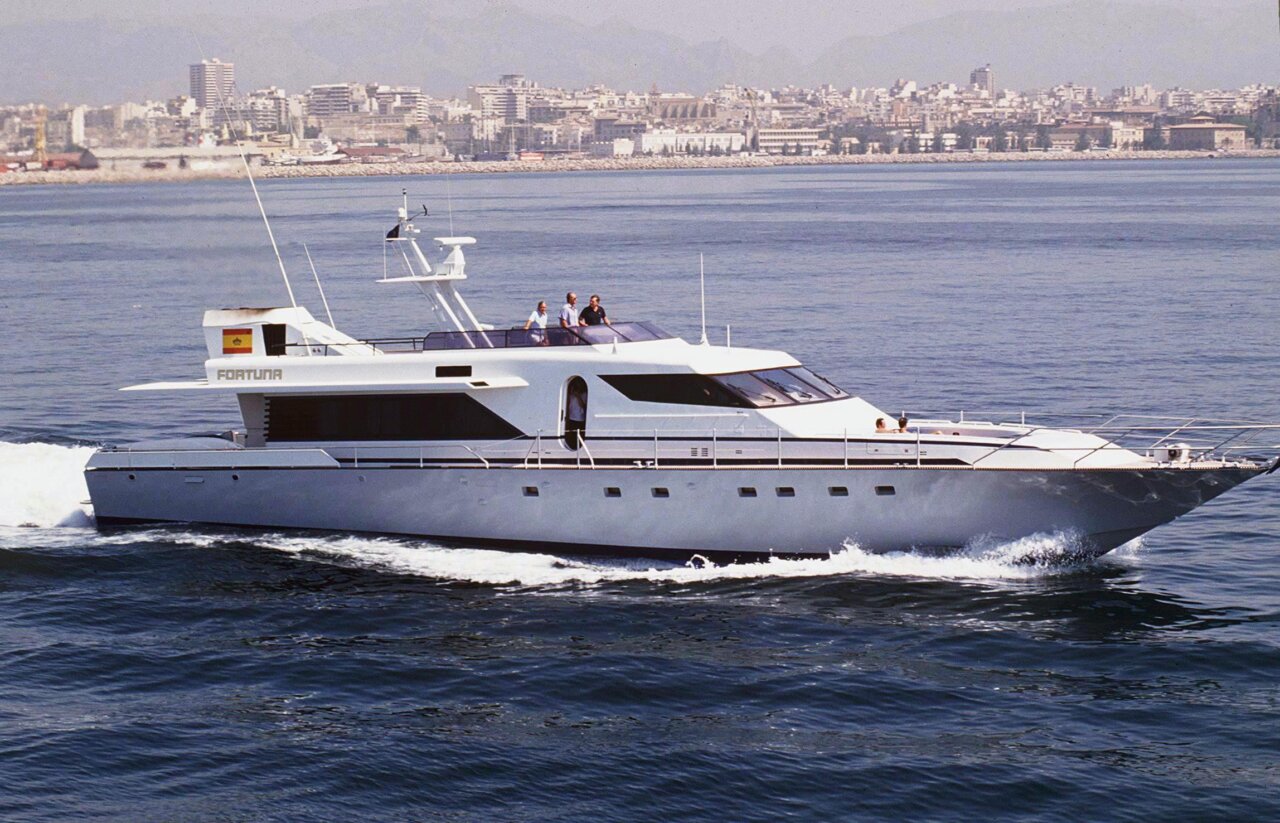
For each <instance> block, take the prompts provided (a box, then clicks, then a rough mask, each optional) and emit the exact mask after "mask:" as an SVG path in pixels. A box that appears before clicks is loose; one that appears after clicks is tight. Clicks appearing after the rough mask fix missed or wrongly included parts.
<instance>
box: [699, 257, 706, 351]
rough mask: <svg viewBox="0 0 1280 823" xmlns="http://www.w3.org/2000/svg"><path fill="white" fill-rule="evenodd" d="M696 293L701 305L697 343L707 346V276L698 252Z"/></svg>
mask: <svg viewBox="0 0 1280 823" xmlns="http://www.w3.org/2000/svg"><path fill="white" fill-rule="evenodd" d="M698 292H699V296H700V297H701V303H702V339H701V340H700V341H699V343H700V344H701V345H703V346H705V345H707V274H706V271H705V269H704V268H703V266H702V252H698Z"/></svg>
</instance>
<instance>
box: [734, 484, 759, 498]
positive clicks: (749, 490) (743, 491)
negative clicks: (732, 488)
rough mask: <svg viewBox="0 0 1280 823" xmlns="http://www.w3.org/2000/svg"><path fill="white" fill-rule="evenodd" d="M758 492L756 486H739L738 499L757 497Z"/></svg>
mask: <svg viewBox="0 0 1280 823" xmlns="http://www.w3.org/2000/svg"><path fill="white" fill-rule="evenodd" d="M755 496H756V490H755V487H754V486H739V487H738V497H755Z"/></svg>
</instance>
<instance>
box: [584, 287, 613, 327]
mask: <svg viewBox="0 0 1280 823" xmlns="http://www.w3.org/2000/svg"><path fill="white" fill-rule="evenodd" d="M578 322H579V323H580V324H581V325H583V326H599V325H601V324H604V325H606V326H612V325H613V324H612V323H610V322H609V315H608V313H607V312H605V310H604V306H602V305H600V295H598V294H593V295H591V303H590V304H589V305H588V306H587V307H586V308H585V309H583V310H582V315H581V316H580V317H579V318H578Z"/></svg>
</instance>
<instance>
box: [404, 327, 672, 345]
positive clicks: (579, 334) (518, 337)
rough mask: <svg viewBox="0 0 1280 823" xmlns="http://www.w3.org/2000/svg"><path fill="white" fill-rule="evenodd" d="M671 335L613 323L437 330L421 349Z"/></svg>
mask: <svg viewBox="0 0 1280 823" xmlns="http://www.w3.org/2000/svg"><path fill="white" fill-rule="evenodd" d="M674 337H675V335H674V334H671V333H670V332H667V331H664V330H663V329H661V328H659V327H657V326H655V325H654V324H652V323H647V322H638V323H614V324H613V325H612V326H578V327H575V328H571V329H561V328H546V329H494V330H492V331H437V332H432V333H431V334H429V335H427V336H426V338H425V339H423V341H422V347H423V348H424V349H426V350H428V351H430V350H433V349H508V348H522V347H525V346H587V345H592V344H596V345H599V344H605V345H607V344H610V343H613V342H615V341H616V342H618V343H643V342H645V341H648V340H670V339H673V338H674Z"/></svg>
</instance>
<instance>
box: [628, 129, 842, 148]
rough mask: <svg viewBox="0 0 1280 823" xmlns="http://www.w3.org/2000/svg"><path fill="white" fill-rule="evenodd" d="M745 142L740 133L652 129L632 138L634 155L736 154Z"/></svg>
mask: <svg viewBox="0 0 1280 823" xmlns="http://www.w3.org/2000/svg"><path fill="white" fill-rule="evenodd" d="M814 133H815V134H816V133H817V132H816V130H814ZM745 142H746V135H744V134H742V133H741V132H687V131H676V130H675V129H652V130H650V131H646V132H644V133H642V134H637V135H635V137H634V138H633V144H634V153H635V154H736V153H737V152H740V151H742V148H743V145H744V144H745ZM815 142H816V137H815Z"/></svg>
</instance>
